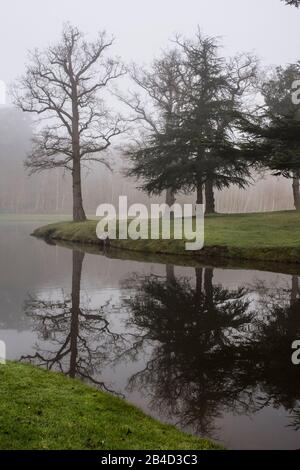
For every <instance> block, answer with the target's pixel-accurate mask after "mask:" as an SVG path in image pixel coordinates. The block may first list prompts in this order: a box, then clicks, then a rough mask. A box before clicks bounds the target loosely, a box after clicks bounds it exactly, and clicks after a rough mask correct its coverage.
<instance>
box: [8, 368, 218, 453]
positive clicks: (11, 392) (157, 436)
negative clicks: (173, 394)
mask: <svg viewBox="0 0 300 470" xmlns="http://www.w3.org/2000/svg"><path fill="white" fill-rule="evenodd" d="M0 416H1V418H0V449H1V450H12V449H14V450H27V449H52V450H54V449H58V450H64V449H80V450H81V449H87V450H89V449H104V450H117V449H126V450H127V449H128V450H129V449H135V450H138V449H152V450H158V449H165V450H179V449H180V450H181V449H184V450H186V449H187V450H191V449H192V450H196V449H200V450H201V449H203V450H204V449H207V450H208V449H211V450H213V449H219V448H220V447H218V446H217V445H216V444H214V443H212V442H211V441H209V440H206V439H199V438H197V437H195V436H190V435H187V434H184V433H183V432H181V431H179V430H178V429H176V428H175V427H173V426H169V425H165V424H161V423H159V422H158V421H156V420H154V419H152V418H150V417H148V416H146V415H145V414H144V413H143V412H142V411H140V410H138V409H137V408H135V407H134V406H131V405H129V404H128V403H126V402H125V401H124V400H121V399H119V398H117V397H115V396H113V395H110V394H108V393H104V392H101V391H98V390H95V389H93V388H91V387H88V386H86V385H85V384H83V383H81V382H79V381H77V380H73V379H70V378H67V377H65V376H63V375H62V374H58V373H54V372H48V371H45V370H42V369H38V368H35V367H32V366H29V365H24V364H19V363H11V362H10V363H7V364H6V365H0Z"/></svg>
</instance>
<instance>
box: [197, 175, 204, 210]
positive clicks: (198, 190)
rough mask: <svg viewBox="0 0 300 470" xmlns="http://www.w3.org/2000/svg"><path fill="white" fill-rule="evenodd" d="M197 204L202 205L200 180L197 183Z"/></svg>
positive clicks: (201, 184)
mask: <svg viewBox="0 0 300 470" xmlns="http://www.w3.org/2000/svg"><path fill="white" fill-rule="evenodd" d="M196 203H197V204H203V183H202V179H201V180H199V181H198V183H197V201H196Z"/></svg>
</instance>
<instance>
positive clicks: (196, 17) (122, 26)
mask: <svg viewBox="0 0 300 470" xmlns="http://www.w3.org/2000/svg"><path fill="white" fill-rule="evenodd" d="M66 21H70V22H71V23H73V24H75V25H77V26H79V27H80V29H82V30H83V31H85V32H87V33H89V34H90V35H91V37H92V36H93V35H94V34H95V33H96V32H97V31H98V30H103V29H105V30H107V32H108V33H111V34H113V35H114V36H115V37H116V42H115V45H114V52H115V53H116V54H117V55H120V56H122V57H123V59H124V60H125V61H132V60H134V61H138V62H149V61H150V60H151V59H152V58H153V57H154V56H155V55H158V54H159V52H160V49H161V48H163V47H164V46H165V45H167V44H168V40H169V38H170V37H172V36H173V34H174V33H175V32H181V33H183V34H185V35H192V34H193V33H194V32H195V30H196V27H197V25H198V24H199V26H200V28H201V29H202V31H203V32H205V33H206V34H208V35H216V36H222V37H223V42H224V45H225V46H226V51H228V54H230V55H231V54H234V53H236V52H240V51H255V52H256V53H257V54H258V55H259V56H260V57H261V59H262V60H263V61H264V63H265V64H266V65H268V64H285V63H289V62H294V61H296V60H298V59H300V10H297V9H295V8H293V7H288V6H285V5H284V4H283V3H282V2H281V1H280V0H184V1H182V0H151V1H149V0H148V1H144V0H110V1H109V0H84V1H83V0H49V1H47V2H46V1H41V0H25V1H23V0H9V1H7V0H2V1H1V6H0V22H1V23H0V80H1V79H2V80H4V81H5V82H10V81H11V80H13V79H14V78H15V77H16V75H20V74H21V73H22V72H23V71H24V63H25V61H26V54H27V50H29V49H33V48H35V47H44V46H46V45H48V44H49V43H51V42H55V41H56V39H57V38H58V36H59V33H60V31H61V27H62V24H63V23H64V22H66Z"/></svg>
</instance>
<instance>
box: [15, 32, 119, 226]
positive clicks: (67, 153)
mask: <svg viewBox="0 0 300 470" xmlns="http://www.w3.org/2000/svg"><path fill="white" fill-rule="evenodd" d="M112 43H113V40H112V39H108V38H107V36H106V33H105V32H101V33H99V36H98V38H97V39H96V40H95V41H94V42H88V41H87V40H86V39H85V37H84V35H83V34H82V33H81V32H80V31H79V30H78V29H77V28H76V27H73V26H71V25H69V24H67V25H65V26H64V29H63V33H62V38H61V41H60V42H59V43H58V44H56V45H54V46H51V47H49V48H47V49H46V50H45V51H43V52H41V51H39V50H35V51H34V52H32V53H31V54H30V62H29V64H28V65H27V68H26V73H25V75H24V76H23V77H21V78H20V79H19V80H18V81H17V82H16V83H15V84H14V86H13V89H12V94H13V98H14V102H15V104H16V105H17V106H18V107H19V108H21V110H23V111H25V112H28V113H33V114H36V115H37V116H39V117H40V120H39V124H40V125H39V126H38V131H37V132H36V133H35V135H34V138H33V145H32V151H31V152H30V154H29V155H28V157H27V160H26V162H25V165H26V167H27V168H29V169H30V172H31V174H32V173H36V172H40V171H42V170H48V169H52V168H57V167H63V168H65V169H66V170H69V171H71V172H72V178H73V219H74V220H76V221H81V220H85V219H86V216H85V212H84V209H83V201H82V184H81V170H82V166H83V164H84V163H85V162H87V161H97V162H101V163H104V164H105V165H107V166H109V163H108V162H107V160H106V159H105V158H104V157H102V156H101V155H99V153H100V154H101V152H103V151H105V150H106V149H107V148H108V147H109V146H110V144H111V140H112V138H113V137H115V136H117V135H119V134H120V133H121V132H122V121H121V119H120V116H117V115H113V114H112V113H111V112H110V110H109V109H108V108H107V106H106V105H105V101H104V96H103V94H105V91H106V90H107V86H108V84H109V82H111V81H112V80H114V79H116V78H118V77H120V76H121V75H122V74H123V73H124V69H123V67H122V65H121V64H120V62H119V61H118V60H114V59H111V58H106V52H107V50H108V49H109V48H110V46H111V45H112ZM100 91H102V96H99V94H100ZM41 117H42V118H41ZM44 120H46V121H47V124H46V125H45V126H44V125H43V123H44Z"/></svg>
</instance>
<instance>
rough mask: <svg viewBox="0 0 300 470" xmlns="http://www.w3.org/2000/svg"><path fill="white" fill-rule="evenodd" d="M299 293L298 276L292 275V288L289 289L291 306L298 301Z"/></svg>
mask: <svg viewBox="0 0 300 470" xmlns="http://www.w3.org/2000/svg"><path fill="white" fill-rule="evenodd" d="M299 294H300V286H299V278H298V276H292V290H291V306H293V305H295V303H296V302H297V301H298V298H299Z"/></svg>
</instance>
